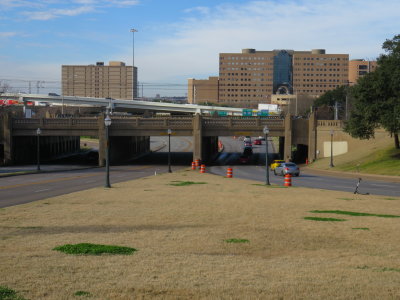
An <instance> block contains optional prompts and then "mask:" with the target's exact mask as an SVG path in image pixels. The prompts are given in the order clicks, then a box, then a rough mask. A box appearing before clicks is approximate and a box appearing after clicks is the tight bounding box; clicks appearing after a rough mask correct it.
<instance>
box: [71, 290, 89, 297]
mask: <svg viewBox="0 0 400 300" xmlns="http://www.w3.org/2000/svg"><path fill="white" fill-rule="evenodd" d="M74 296H79V297H80V296H83V297H91V296H92V294H90V293H89V292H85V291H76V292H75V294H74Z"/></svg>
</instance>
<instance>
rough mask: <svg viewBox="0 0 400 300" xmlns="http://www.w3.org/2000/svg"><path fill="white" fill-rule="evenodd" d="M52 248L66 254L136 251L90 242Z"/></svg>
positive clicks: (125, 252) (122, 253) (128, 253)
mask: <svg viewBox="0 0 400 300" xmlns="http://www.w3.org/2000/svg"><path fill="white" fill-rule="evenodd" d="M53 250H56V251H60V252H64V253H67V254H74V255H81V254H83V255H102V254H113V255H130V254H132V253H133V252H135V251H137V250H136V249H135V248H130V247H122V246H113V245H97V244H90V243H81V244H75V245H73V244H67V245H63V246H58V247H55V248H54V249H53Z"/></svg>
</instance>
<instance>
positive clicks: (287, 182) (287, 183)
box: [285, 174, 292, 186]
mask: <svg viewBox="0 0 400 300" xmlns="http://www.w3.org/2000/svg"><path fill="white" fill-rule="evenodd" d="M285 186H292V175H290V174H286V175H285Z"/></svg>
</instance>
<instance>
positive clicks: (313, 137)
mask: <svg viewBox="0 0 400 300" xmlns="http://www.w3.org/2000/svg"><path fill="white" fill-rule="evenodd" d="M316 159H317V117H316V114H315V111H312V112H311V114H310V118H309V119H308V161H315V160H316Z"/></svg>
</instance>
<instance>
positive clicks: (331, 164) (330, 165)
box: [329, 130, 334, 168]
mask: <svg viewBox="0 0 400 300" xmlns="http://www.w3.org/2000/svg"><path fill="white" fill-rule="evenodd" d="M329 167H331V168H333V167H334V165H333V130H331V163H330V164H329Z"/></svg>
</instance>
